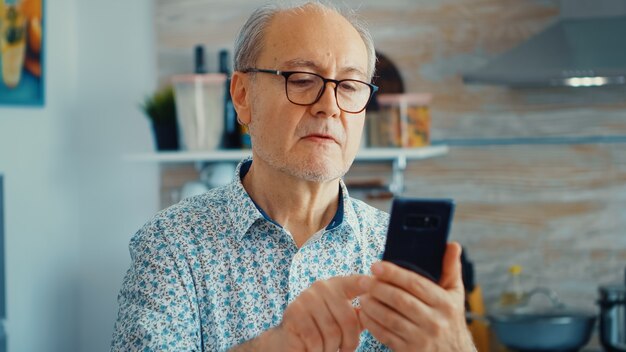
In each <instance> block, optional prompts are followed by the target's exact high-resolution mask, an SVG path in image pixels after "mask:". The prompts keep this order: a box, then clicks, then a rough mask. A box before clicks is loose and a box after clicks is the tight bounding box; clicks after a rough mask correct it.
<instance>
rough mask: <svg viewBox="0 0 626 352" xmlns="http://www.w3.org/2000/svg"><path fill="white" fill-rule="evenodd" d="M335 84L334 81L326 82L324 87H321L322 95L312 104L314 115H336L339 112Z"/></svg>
mask: <svg viewBox="0 0 626 352" xmlns="http://www.w3.org/2000/svg"><path fill="white" fill-rule="evenodd" d="M336 87H337V84H336V83H335V82H326V83H325V84H324V87H323V88H322V89H323V90H322V95H321V96H320V98H319V99H318V100H317V102H316V103H315V104H313V106H312V107H313V109H314V111H313V114H314V115H319V114H323V115H327V116H337V115H339V113H340V112H341V110H340V109H339V104H338V102H337V96H336V94H335V89H336Z"/></svg>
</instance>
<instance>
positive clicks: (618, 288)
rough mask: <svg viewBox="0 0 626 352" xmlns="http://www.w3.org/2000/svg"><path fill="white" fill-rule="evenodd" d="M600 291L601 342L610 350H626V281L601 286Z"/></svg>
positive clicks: (610, 351) (613, 351)
mask: <svg viewBox="0 0 626 352" xmlns="http://www.w3.org/2000/svg"><path fill="white" fill-rule="evenodd" d="M624 276H626V272H625V273H624ZM625 280H626V278H625ZM599 291H600V300H599V301H598V304H599V305H600V342H601V343H602V346H603V347H604V348H605V349H606V350H607V351H609V352H626V282H625V284H615V285H606V286H600V288H599Z"/></svg>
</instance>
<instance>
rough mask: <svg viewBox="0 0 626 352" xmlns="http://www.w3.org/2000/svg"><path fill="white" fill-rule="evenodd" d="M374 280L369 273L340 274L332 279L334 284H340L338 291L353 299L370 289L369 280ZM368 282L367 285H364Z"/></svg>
mask: <svg viewBox="0 0 626 352" xmlns="http://www.w3.org/2000/svg"><path fill="white" fill-rule="evenodd" d="M371 280H372V278H371V277H369V276H367V275H350V276H340V277H334V278H332V279H330V281H331V282H332V283H333V285H337V286H338V291H339V292H340V293H341V294H342V295H343V296H344V297H345V298H346V299H352V298H355V297H357V296H359V295H361V294H363V293H365V292H367V291H368V288H369V285H367V284H369V282H370V281H371ZM364 283H366V285H363V284H364ZM337 286H335V287H337Z"/></svg>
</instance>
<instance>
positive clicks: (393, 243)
mask: <svg viewBox="0 0 626 352" xmlns="http://www.w3.org/2000/svg"><path fill="white" fill-rule="evenodd" d="M453 214H454V201H453V200H451V199H418V198H395V199H394V200H393V204H392V207H391V218H390V220H389V227H388V229H387V241H386V243H385V252H384V254H383V260H387V261H390V262H393V263H395V264H397V265H399V266H401V267H404V268H407V269H410V270H413V271H415V272H417V273H418V274H420V275H422V276H425V277H427V278H429V279H431V280H432V281H434V282H436V283H438V282H439V279H440V278H441V270H442V266H443V255H444V253H445V251H446V244H447V243H448V234H449V232H450V226H451V224H452V218H453Z"/></svg>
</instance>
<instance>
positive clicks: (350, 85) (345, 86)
mask: <svg viewBox="0 0 626 352" xmlns="http://www.w3.org/2000/svg"><path fill="white" fill-rule="evenodd" d="M339 89H341V90H342V91H344V92H348V93H349V92H356V91H357V90H359V87H358V83H357V82H352V81H346V82H341V84H339Z"/></svg>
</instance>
